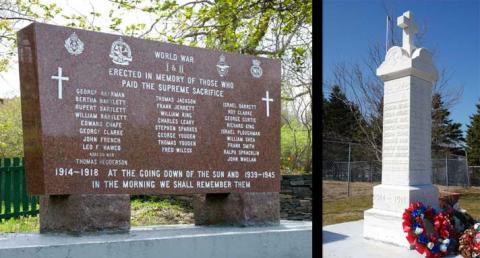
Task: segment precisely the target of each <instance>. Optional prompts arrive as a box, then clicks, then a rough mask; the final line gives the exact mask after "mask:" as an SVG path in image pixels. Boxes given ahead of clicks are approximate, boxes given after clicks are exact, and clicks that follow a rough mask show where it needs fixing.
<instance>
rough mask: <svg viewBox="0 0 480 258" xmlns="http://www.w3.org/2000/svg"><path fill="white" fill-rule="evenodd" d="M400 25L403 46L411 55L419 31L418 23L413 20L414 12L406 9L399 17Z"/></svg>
mask: <svg viewBox="0 0 480 258" xmlns="http://www.w3.org/2000/svg"><path fill="white" fill-rule="evenodd" d="M397 25H398V27H400V28H402V30H403V33H402V43H403V45H402V48H403V49H405V50H407V52H408V54H409V55H411V54H412V51H413V50H415V48H416V47H415V42H414V41H415V34H416V33H417V32H418V27H417V25H416V24H415V23H414V22H413V14H412V12H410V11H406V12H404V13H403V14H402V16H400V17H398V18H397Z"/></svg>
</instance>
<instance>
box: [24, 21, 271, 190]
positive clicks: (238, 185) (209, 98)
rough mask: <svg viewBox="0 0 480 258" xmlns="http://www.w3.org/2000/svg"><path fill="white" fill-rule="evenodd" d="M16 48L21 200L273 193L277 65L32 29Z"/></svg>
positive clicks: (249, 58) (201, 51)
mask: <svg viewBox="0 0 480 258" xmlns="http://www.w3.org/2000/svg"><path fill="white" fill-rule="evenodd" d="M18 46H19V49H18V53H19V64H20V82H21V97H22V116H23V130H24V146H25V169H26V173H27V186H28V191H29V192H30V193H32V194H47V195H59V194H83V193H91V194H102V193H105V194H107V193H108V194H140V193H144V194H149V193H165V194H171V193H230V192H237V193H243V192H278V191H279V188H280V184H279V182H280V164H279V160H280V159H279V157H280V145H279V141H280V139H279V137H280V62H279V61H278V60H272V59H266V58H262V57H255V56H248V55H241V54H233V53H225V52H219V51H213V50H207V49H202V48H195V47H187V46H182V45H175V44H167V43H162V42H157V41H150V40H142V39H137V38H132V37H126V36H119V35H113V34H106V33H99V32H91V31H85V30H79V29H72V28H66V27H60V26H53V25H47V24H42V23H33V24H31V25H29V26H27V27H26V28H24V29H22V30H21V31H19V32H18Z"/></svg>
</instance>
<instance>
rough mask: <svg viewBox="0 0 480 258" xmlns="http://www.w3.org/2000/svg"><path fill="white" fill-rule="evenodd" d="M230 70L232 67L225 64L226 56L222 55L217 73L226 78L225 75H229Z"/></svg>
mask: <svg viewBox="0 0 480 258" xmlns="http://www.w3.org/2000/svg"><path fill="white" fill-rule="evenodd" d="M229 68H230V66H229V65H228V64H227V63H226V62H225V56H224V55H223V54H222V55H220V57H219V60H218V62H217V72H218V74H219V75H220V77H224V76H225V75H227V73H228V69H229Z"/></svg>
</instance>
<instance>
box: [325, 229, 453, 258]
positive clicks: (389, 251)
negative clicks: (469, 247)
mask: <svg viewBox="0 0 480 258" xmlns="http://www.w3.org/2000/svg"><path fill="white" fill-rule="evenodd" d="M362 232H363V220H358V221H352V222H346V223H340V224H334V225H329V226H325V227H323V229H322V235H323V236H322V240H323V244H322V245H323V257H324V258H332V257H341V258H348V257H355V258H360V257H368V258H391V257H396V258H404V257H405V258H421V257H424V256H422V255H421V254H419V253H418V252H417V251H415V250H408V249H406V248H404V247H399V246H394V245H389V244H384V243H379V242H374V241H369V240H366V239H364V238H363V236H362ZM447 257H449V258H453V257H455V258H461V257H462V256H461V255H458V256H447Z"/></svg>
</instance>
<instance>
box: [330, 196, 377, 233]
mask: <svg viewBox="0 0 480 258" xmlns="http://www.w3.org/2000/svg"><path fill="white" fill-rule="evenodd" d="M322 204H323V207H322V209H323V211H322V215H323V216H322V222H323V225H324V226H325V225H330V224H336V223H342V222H347V221H354V220H360V219H363V212H364V211H365V210H368V209H370V208H371V207H372V196H371V195H362V196H352V197H350V198H341V199H335V200H322Z"/></svg>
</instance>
